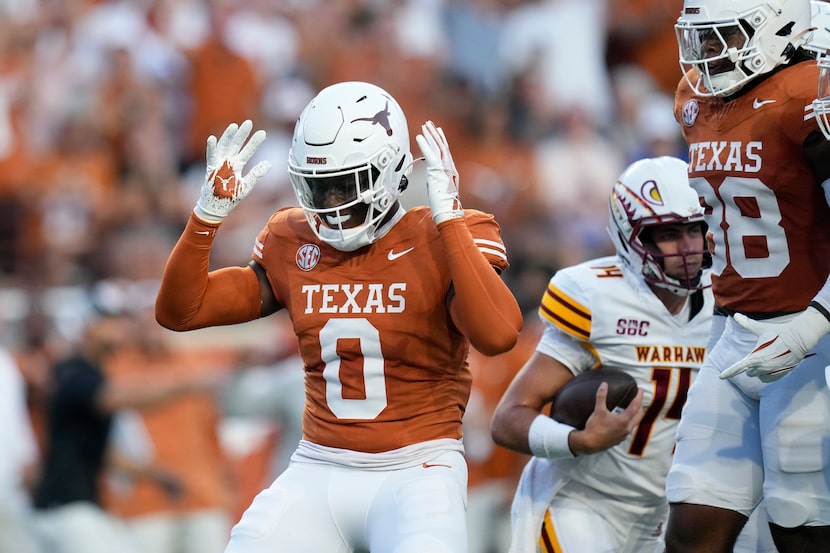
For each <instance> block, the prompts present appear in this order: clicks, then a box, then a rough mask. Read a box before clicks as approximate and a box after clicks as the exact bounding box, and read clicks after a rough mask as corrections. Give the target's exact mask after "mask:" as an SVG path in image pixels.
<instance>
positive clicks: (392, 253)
mask: <svg viewBox="0 0 830 553" xmlns="http://www.w3.org/2000/svg"><path fill="white" fill-rule="evenodd" d="M414 249H415V247H414V246H413V247H411V248H409V249H408V250H404V251H402V252H398V253H395V250H389V255H387V256H386V258H387V259H389V261H395V260H396V259H398V258H399V257H403V256H404V255H406V254H408V253H409V252H411V251H412V250H414Z"/></svg>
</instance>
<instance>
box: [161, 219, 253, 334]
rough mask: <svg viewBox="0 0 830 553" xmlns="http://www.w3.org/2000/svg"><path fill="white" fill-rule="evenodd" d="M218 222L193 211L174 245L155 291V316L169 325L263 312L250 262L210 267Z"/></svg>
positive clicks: (191, 325) (184, 326)
mask: <svg viewBox="0 0 830 553" xmlns="http://www.w3.org/2000/svg"><path fill="white" fill-rule="evenodd" d="M216 228H217V225H209V224H206V223H204V222H202V221H200V220H199V219H198V218H197V217H196V216H194V215H191V216H190V220H189V221H188V222H187V226H186V227H185V230H184V232H183V233H182V236H181V237H180V238H179V241H178V243H177V244H176V246H175V248H173V252H172V253H171V254H170V258H169V259H168V260H167V265H166V266H165V269H164V274H163V276H162V280H161V286H160V288H159V292H158V296H157V297H156V320H157V321H158V322H159V324H161V325H162V326H164V327H165V328H169V329H171V330H177V331H181V330H192V329H196V328H202V327H205V326H215V325H225V324H233V323H238V322H244V321H250V320H252V319H255V318H257V317H259V314H260V307H261V300H260V297H261V296H260V292H259V284H258V282H257V278H256V275H255V274H254V272H253V270H252V269H251V268H249V267H227V268H224V269H219V270H217V271H213V272H209V271H208V267H209V263H210V249H211V246H212V245H213V236H214V234H215V232H216Z"/></svg>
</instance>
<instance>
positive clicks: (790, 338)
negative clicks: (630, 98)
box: [666, 0, 830, 553]
mask: <svg viewBox="0 0 830 553" xmlns="http://www.w3.org/2000/svg"><path fill="white" fill-rule="evenodd" d="M810 12H811V10H810V0H772V1H760V0H733V1H729V2H725V1H724V0H685V2H684V5H683V11H682V13H681V15H680V17H679V19H678V21H677V25H676V31H677V38H678V45H679V51H680V63H681V67H682V68H683V69H684V71H685V74H684V78H683V79H682V80H681V81H680V84H679V85H678V88H677V92H676V96H675V117H676V118H677V120H678V122H679V123H680V126H681V129H682V132H683V135H684V138H685V140H686V142H687V144H688V147H689V176H690V182H691V184H692V186H693V187H694V188H695V190H696V191H697V193H698V195H699V196H700V199H701V202H702V205H703V206H704V208H705V211H706V217H707V222H708V225H709V235H708V239H709V244H710V248H709V249H710V251H711V253H712V256H713V274H712V290H713V292H714V295H715V302H716V304H717V307H716V316H715V318H714V319H715V322H714V323H713V326H712V328H713V342H714V338H716V337H717V338H718V340H717V342H716V343H715V344H714V346H713V348H712V349H711V351H709V353H708V354H707V357H706V362H705V363H704V365H703V367H702V368H701V370H700V373H699V375H698V378H697V379H696V380H695V382H694V383H693V385H692V387H691V390H690V392H689V398H688V401H687V403H686V407H685V408H684V410H683V416H682V418H681V420H680V424H679V426H678V443H677V449H676V451H675V455H674V460H673V464H672V467H671V469H670V471H669V475H668V478H667V482H666V491H667V496H668V498H669V501H670V503H671V508H670V517H669V523H668V529H667V534H666V542H667V551H668V552H669V553H683V552H690V551H696V552H699V551H707V552H709V551H711V552H726V551H732V545H733V543H734V542H735V538H736V536H737V535H738V533H739V531H740V529H741V527H742V526H743V525H744V523H745V522H746V520H747V517H748V516H749V515H750V513H752V512H753V510H754V509H755V508H756V506H757V505H758V503H759V502H760V501H761V499H762V497H763V501H764V503H763V505H764V506H765V508H766V511H767V516H768V517H769V521H770V529H771V532H772V536H773V539H774V540H775V544H776V546H777V547H778V549H779V550H780V551H781V552H783V553H790V552H795V551H798V552H799V553H806V552H819V551H822V552H824V551H827V550H828V544H830V479H828V477H827V475H828V471H830V447H828V444H829V443H830V427H829V426H828V424H827V421H828V420H830V390H828V388H827V385H826V381H825V366H826V365H828V364H829V363H830V339H828V338H827V336H826V335H827V333H828V331H830V284H828V274H829V273H830V208H828V197H830V194H828V193H830V189H828V182H830V181H828V178H830V143H828V141H827V140H826V139H825V138H824V136H822V134H821V132H819V128H818V124H817V122H816V117H815V113H814V107H813V99H814V98H815V96H816V82H817V79H818V74H819V70H818V68H817V67H816V63H815V61H814V60H813V59H811V56H810V55H809V52H808V51H806V50H805V49H804V48H803V45H804V43H805V40H806V38H807V36H808V35H809V33H810V29H811V26H812V23H811V13H810Z"/></svg>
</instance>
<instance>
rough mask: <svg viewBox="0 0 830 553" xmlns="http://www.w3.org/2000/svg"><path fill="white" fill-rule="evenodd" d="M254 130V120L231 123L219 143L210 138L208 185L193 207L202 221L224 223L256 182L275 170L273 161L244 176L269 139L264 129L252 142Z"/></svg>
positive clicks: (208, 144) (206, 176) (208, 142)
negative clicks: (243, 170)
mask: <svg viewBox="0 0 830 553" xmlns="http://www.w3.org/2000/svg"><path fill="white" fill-rule="evenodd" d="M252 127H253V123H251V121H250V120H247V121H245V122H244V123H242V125H237V124H236V123H231V124H230V125H228V128H226V129H225V132H223V133H222V137H221V138H220V139H219V141H218V142H217V141H216V137H215V136H213V135H211V136H209V137H208V139H207V151H206V153H205V157H206V161H207V165H206V169H207V171H206V174H205V182H204V184H202V189H201V191H200V195H199V200H198V201H197V202H196V207H194V208H193V211H194V213H195V214H196V216H197V217H198V218H199V219H201V220H202V221H205V222H206V223H221V222H222V220H223V219H224V218H225V217H226V216H227V215H228V213H230V212H231V210H232V209H233V208H234V207H236V204H238V203H239V202H241V201H242V200H243V199H245V196H247V195H248V193H249V192H250V191H251V190H253V188H254V185H255V184H256V181H257V180H259V178H260V177H262V176H263V175H265V173H267V172H268V170H269V169H271V162H269V161H260V162H259V163H257V164H256V165H255V166H254V167H253V168H252V169H251V170H250V171H249V172H248V174H247V175H244V176H243V175H242V169H243V167H245V164H246V163H247V162H248V160H249V159H251V156H253V155H254V152H256V149H257V148H258V147H259V145H260V144H262V141H263V140H265V131H263V130H258V131H257V132H255V133H254V134H253V136H251V139H250V140H248V135H249V134H251V129H252ZM246 140H248V143H247V144H245V141H246ZM243 146H244V147H243Z"/></svg>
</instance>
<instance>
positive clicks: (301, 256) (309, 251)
mask: <svg viewBox="0 0 830 553" xmlns="http://www.w3.org/2000/svg"><path fill="white" fill-rule="evenodd" d="M296 261H297V267H299V268H300V269H302V270H303V271H310V270H311V269H313V268H314V267H316V266H317V263H318V262H319V261H320V248H319V246H317V245H316V244H303V245H302V246H300V247H299V249H298V250H297V255H296Z"/></svg>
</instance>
